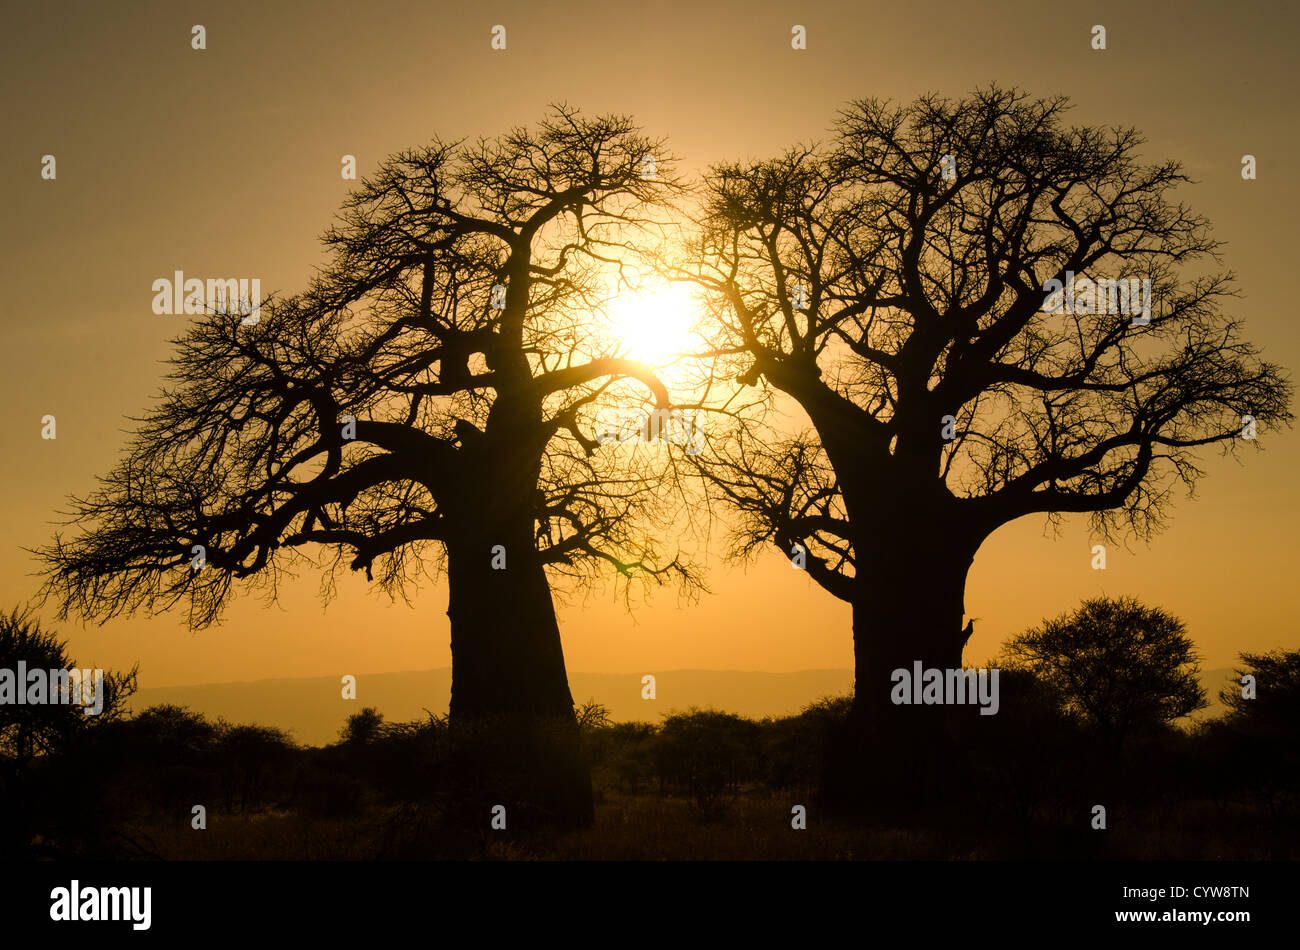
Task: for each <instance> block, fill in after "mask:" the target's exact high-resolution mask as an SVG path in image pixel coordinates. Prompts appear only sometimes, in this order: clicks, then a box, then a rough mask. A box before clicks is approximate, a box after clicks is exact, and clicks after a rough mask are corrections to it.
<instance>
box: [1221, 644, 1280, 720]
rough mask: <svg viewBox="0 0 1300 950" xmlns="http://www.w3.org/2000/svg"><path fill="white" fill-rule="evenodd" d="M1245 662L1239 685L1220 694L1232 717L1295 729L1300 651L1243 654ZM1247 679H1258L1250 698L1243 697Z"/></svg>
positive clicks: (1239, 677) (1241, 670)
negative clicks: (1247, 676)
mask: <svg viewBox="0 0 1300 950" xmlns="http://www.w3.org/2000/svg"><path fill="white" fill-rule="evenodd" d="M1241 662H1242V666H1241V667H1240V668H1238V669H1237V671H1236V674H1237V683H1236V684H1235V685H1233V686H1230V687H1228V688H1226V689H1224V690H1222V691H1220V693H1219V698H1220V699H1221V700H1223V703H1224V705H1226V706H1227V707H1228V708H1229V709H1230V710H1232V713H1231V715H1232V717H1233V718H1235V719H1238V720H1241V721H1248V722H1254V723H1266V724H1269V725H1286V726H1288V727H1289V728H1292V729H1294V728H1295V724H1296V722H1297V713H1300V650H1290V651H1283V650H1271V651H1269V652H1268V653H1243V654H1241ZM1246 675H1250V676H1252V677H1254V691H1253V695H1252V696H1251V697H1250V698H1247V696H1245V695H1243V685H1242V683H1241V680H1242V678H1243V677H1245V676H1246Z"/></svg>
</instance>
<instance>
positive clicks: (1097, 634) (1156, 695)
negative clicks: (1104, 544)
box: [1005, 597, 1208, 751]
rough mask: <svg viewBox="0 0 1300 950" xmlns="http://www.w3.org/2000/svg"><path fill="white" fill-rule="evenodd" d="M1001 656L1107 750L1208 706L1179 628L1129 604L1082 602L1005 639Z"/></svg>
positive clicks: (1160, 614)
mask: <svg viewBox="0 0 1300 950" xmlns="http://www.w3.org/2000/svg"><path fill="white" fill-rule="evenodd" d="M1005 657H1006V660H1007V661H1008V662H1007V663H1006V665H1009V666H1012V667H1015V666H1023V667H1025V668H1027V669H1029V670H1030V671H1032V672H1033V673H1034V674H1035V675H1036V676H1038V677H1039V678H1040V679H1041V680H1042V681H1043V682H1044V683H1045V684H1047V686H1048V687H1050V688H1051V689H1053V690H1054V691H1055V692H1056V693H1057V695H1058V696H1059V697H1060V701H1061V704H1062V706H1063V707H1064V709H1065V710H1066V712H1068V713H1070V714H1072V715H1075V716H1078V717H1079V718H1080V719H1082V720H1083V721H1085V722H1086V723H1087V724H1088V725H1090V726H1091V727H1092V728H1094V729H1095V730H1096V731H1097V733H1098V735H1099V736H1100V737H1101V739H1102V740H1103V742H1105V743H1106V745H1107V746H1108V747H1110V748H1111V749H1112V750H1114V751H1119V750H1120V749H1121V748H1122V747H1123V744H1124V741H1125V739H1127V738H1128V737H1129V736H1130V735H1132V734H1133V733H1134V732H1135V731H1137V730H1140V729H1143V728H1150V727H1152V726H1157V725H1160V724H1162V723H1169V722H1172V721H1173V720H1175V719H1178V718H1180V717H1182V716H1186V715H1189V714H1190V713H1193V712H1195V711H1196V710H1198V709H1204V708H1205V707H1206V706H1207V705H1208V703H1207V702H1206V698H1205V689H1204V688H1203V687H1202V686H1201V684H1200V679H1199V676H1198V674H1199V665H1198V657H1197V654H1196V651H1195V649H1194V647H1193V644H1192V640H1191V638H1190V637H1188V635H1187V631H1186V627H1185V626H1184V625H1183V622H1182V621H1181V620H1179V619H1178V618H1177V617H1175V616H1173V615H1172V614H1170V613H1168V612H1167V611H1164V610H1162V609H1160V608H1159V607H1147V606H1145V605H1143V604H1142V603H1140V602H1139V601H1137V600H1136V599H1134V598H1132V597H1121V598H1119V599H1111V598H1107V597H1097V598H1093V599H1091V600H1085V601H1084V602H1083V604H1082V605H1081V606H1080V607H1079V609H1078V610H1076V611H1074V612H1073V613H1069V614H1065V615H1063V616H1061V617H1058V618H1056V619H1055V620H1048V621H1045V622H1044V623H1043V625H1042V626H1039V627H1033V628H1031V629H1029V630H1027V631H1025V632H1024V633H1022V634H1020V635H1019V636H1017V637H1015V638H1014V639H1012V640H1011V641H1010V642H1008V643H1007V644H1006V647H1005Z"/></svg>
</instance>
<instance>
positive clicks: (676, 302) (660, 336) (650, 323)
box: [609, 283, 696, 366]
mask: <svg viewBox="0 0 1300 950" xmlns="http://www.w3.org/2000/svg"><path fill="white" fill-rule="evenodd" d="M609 316H610V323H611V332H612V333H613V335H614V337H615V339H616V340H618V341H619V343H621V344H622V347H623V348H624V349H625V350H626V351H627V355H628V356H629V357H631V358H632V359H634V360H639V361H641V362H643V363H649V364H650V365H652V366H663V365H664V364H667V363H670V362H672V361H673V360H675V359H676V358H677V357H679V356H681V355H682V354H685V353H688V352H690V350H691V348H692V345H693V343H694V342H695V338H694V330H695V322H696V303H695V299H694V297H693V296H692V293H691V289H690V288H689V287H686V286H684V285H681V284H667V283H665V284H662V285H660V286H657V287H651V288H647V289H645V290H639V291H634V292H631V293H628V294H624V295H621V296H619V297H618V298H617V299H615V300H614V301H613V302H612V303H611V304H610V308H609Z"/></svg>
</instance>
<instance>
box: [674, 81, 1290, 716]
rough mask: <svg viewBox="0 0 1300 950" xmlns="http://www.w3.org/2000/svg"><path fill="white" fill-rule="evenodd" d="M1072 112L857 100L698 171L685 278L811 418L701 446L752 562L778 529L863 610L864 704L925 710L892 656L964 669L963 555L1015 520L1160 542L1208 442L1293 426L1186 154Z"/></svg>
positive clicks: (1280, 380)
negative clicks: (829, 125)
mask: <svg viewBox="0 0 1300 950" xmlns="http://www.w3.org/2000/svg"><path fill="white" fill-rule="evenodd" d="M1066 109H1067V103H1066V101H1065V100H1064V99H1062V98H1051V99H1032V98H1030V97H1029V96H1027V95H1026V94H1025V93H1023V92H1021V91H1018V90H1003V89H998V88H991V89H987V90H982V91H977V92H976V93H974V94H973V95H971V96H969V97H966V98H964V99H961V100H959V101H952V100H948V99H945V98H941V97H939V96H935V95H927V96H924V97H921V98H919V99H917V100H916V101H915V102H913V103H911V104H907V105H901V106H899V105H893V104H890V103H888V102H882V101H879V100H875V99H869V100H862V101H857V102H854V103H852V104H851V105H850V106H849V107H848V108H846V109H845V110H843V112H842V113H841V114H840V117H839V120H838V123H837V127H836V130H835V135H834V137H833V139H832V140H831V141H829V142H828V143H826V144H823V145H813V146H809V147H803V148H796V149H792V150H790V151H788V152H786V153H785V154H784V155H782V156H781V157H779V158H775V159H771V160H763V161H756V162H750V163H744V164H734V163H731V164H722V165H718V166H715V167H714V168H713V169H711V171H710V173H709V174H708V176H707V182H706V188H705V198H704V206H703V210H702V213H701V217H700V222H699V223H700V228H699V231H698V235H697V236H698V246H697V248H696V252H697V253H696V258H697V260H696V263H695V264H694V265H692V266H690V267H680V266H679V267H678V268H677V271H676V274H677V276H678V277H679V278H683V279H691V280H694V281H696V282H698V283H700V284H701V285H702V286H703V287H704V288H706V290H707V295H708V300H709V307H710V310H711V313H712V315H713V317H714V318H715V319H716V321H717V330H716V336H715V340H714V344H715V345H714V347H713V351H714V355H717V356H726V357H727V358H728V359H732V360H739V361H740V362H741V364H742V365H741V366H740V367H739V371H738V376H739V378H740V380H741V381H742V382H743V383H745V384H748V385H758V386H763V387H768V388H770V391H771V392H772V393H774V394H776V396H777V397H778V399H781V400H785V401H786V402H790V401H793V403H797V405H798V407H800V408H801V410H802V412H803V413H804V414H806V417H807V419H808V421H809V422H810V423H811V428H810V429H808V430H807V431H805V432H802V433H799V434H795V435H789V434H783V433H781V432H780V431H779V430H778V429H775V428H774V429H773V430H771V431H756V430H754V429H753V428H750V429H741V430H739V432H738V433H737V434H736V436H735V438H734V439H732V440H731V442H730V444H729V446H728V445H724V444H722V443H721V442H715V445H714V448H715V450H716V452H715V453H709V454H705V455H702V456H700V457H699V458H698V460H697V462H698V464H699V465H700V466H701V468H702V469H703V470H704V471H705V472H707V473H708V474H709V475H710V477H711V478H712V480H713V483H714V485H715V487H716V488H717V489H718V490H719V491H720V493H721V494H722V495H723V496H724V497H725V498H726V499H728V500H729V502H731V503H732V505H733V506H734V508H735V509H736V511H737V512H738V515H739V524H740V526H739V533H738V547H739V550H740V552H741V553H744V552H748V551H752V550H755V549H757V548H759V547H762V546H766V545H769V544H774V545H776V546H777V547H778V548H779V549H780V550H781V551H782V552H783V553H784V554H785V555H786V556H787V557H794V558H796V559H797V561H796V563H799V561H802V562H803V566H805V567H806V569H807V571H808V573H809V575H810V576H811V577H812V578H813V579H814V580H815V581H816V582H817V583H818V584H819V585H821V586H822V587H823V588H824V589H825V590H826V591H827V592H829V593H830V594H831V595H833V596H835V597H837V598H839V599H841V600H843V601H845V602H847V603H849V604H851V605H852V609H853V638H854V646H855V651H856V684H857V685H856V693H855V704H854V711H855V714H856V718H857V720H858V721H859V722H863V721H876V722H880V721H886V722H893V723H894V724H895V725H898V722H899V721H898V720H897V718H896V717H895V718H893V719H891V717H890V714H891V713H892V712H894V711H898V712H900V713H905V714H907V713H914V712H916V711H917V710H915V709H913V708H910V707H907V706H895V705H893V703H892V702H891V686H892V683H891V673H892V671H893V670H895V669H898V668H904V669H908V670H909V671H910V670H911V669H912V667H913V663H914V661H917V660H919V661H921V662H922V663H923V664H924V666H925V667H928V668H940V669H952V668H957V667H960V666H961V665H962V648H963V645H964V642H965V639H966V636H965V633H964V630H969V629H970V627H969V626H967V627H965V628H964V627H963V617H964V609H965V608H964V590H965V583H966V577H967V572H968V570H969V568H970V566H971V564H972V561H973V559H974V557H975V555H976V552H977V551H978V550H979V549H980V546H981V545H982V543H983V542H984V541H985V539H987V538H988V537H989V535H990V534H992V533H993V532H994V531H995V530H997V529H998V528H999V527H1000V526H1002V525H1005V524H1007V523H1008V522H1011V521H1014V520H1015V519H1017V518H1021V517H1025V516H1027V515H1036V514H1037V515H1045V516H1047V517H1048V518H1049V519H1054V520H1059V519H1060V518H1062V517H1063V516H1064V515H1066V514H1067V513H1087V515H1088V516H1089V518H1090V524H1091V527H1092V529H1093V530H1094V531H1095V532H1097V533H1099V534H1100V535H1101V536H1102V537H1104V538H1112V537H1114V536H1116V535H1123V534H1125V533H1127V532H1128V531H1130V530H1131V531H1132V532H1134V533H1135V534H1137V535H1139V536H1148V535H1149V534H1150V533H1151V532H1152V531H1155V530H1157V529H1158V528H1159V527H1160V526H1161V524H1162V521H1163V519H1164V518H1165V517H1166V516H1167V514H1168V511H1169V502H1170V499H1171V497H1172V494H1173V490H1174V488H1175V487H1176V485H1177V484H1178V483H1179V482H1182V483H1185V484H1186V485H1187V486H1188V487H1190V486H1191V484H1192V483H1193V481H1194V479H1195V477H1196V476H1197V475H1198V474H1199V470H1198V468H1197V467H1196V459H1197V453H1198V450H1200V449H1204V448H1207V447H1218V448H1221V449H1222V450H1224V451H1227V452H1233V451H1235V450H1237V449H1239V448H1240V447H1241V446H1242V445H1243V443H1244V442H1247V441H1249V440H1251V439H1254V438H1255V437H1256V435H1257V434H1260V433H1263V432H1265V431H1267V430H1269V429H1270V428H1273V427H1275V426H1279V425H1283V424H1289V423H1290V420H1291V414H1290V412H1289V409H1288V402H1289V396H1290V386H1289V383H1288V382H1287V380H1286V379H1285V377H1284V374H1283V373H1282V371H1280V370H1279V368H1278V367H1276V366H1274V365H1272V364H1271V363H1268V362H1266V361H1264V360H1262V359H1261V358H1260V355H1259V353H1258V351H1257V349H1256V348H1254V347H1253V346H1252V345H1251V344H1249V343H1248V342H1246V341H1244V340H1243V339H1242V334H1241V325H1240V322H1239V320H1238V319H1236V318H1235V317H1233V316H1232V315H1230V314H1229V313H1227V312H1225V305H1226V304H1227V303H1229V302H1230V301H1231V298H1232V296H1233V293H1234V285H1233V278H1232V275H1231V274H1230V273H1212V272H1210V270H1207V269H1205V265H1207V264H1209V265H1214V264H1215V263H1216V262H1217V260H1218V254H1217V250H1218V243H1217V242H1216V241H1215V240H1213V238H1212V237H1211V232H1210V228H1209V225H1208V224H1207V222H1206V221H1205V219H1203V218H1202V217H1200V216H1198V215H1196V214H1193V213H1192V212H1191V211H1189V210H1188V209H1187V208H1186V207H1185V206H1184V205H1182V204H1181V203H1178V202H1177V201H1175V197H1174V193H1175V190H1176V189H1177V188H1178V187H1180V186H1182V185H1183V184H1184V183H1186V182H1188V179H1187V177H1186V176H1185V175H1184V174H1183V173H1182V171H1181V170H1180V166H1179V165H1178V164H1177V163H1175V162H1163V163H1157V164H1146V163H1144V162H1143V161H1141V160H1140V159H1139V155H1138V151H1139V148H1140V146H1141V145H1142V139H1141V137H1140V136H1139V134H1138V133H1137V132H1136V131H1134V130H1132V129H1123V128H1114V129H1105V128H1077V127H1070V126H1067V125H1066V123H1065V122H1064V113H1065V111H1066ZM1081 557H1084V558H1086V557H1088V552H1081ZM1085 567H1086V561H1085ZM916 719H917V717H916V716H908V718H907V722H908V723H910V722H913V721H915V720H916ZM904 728H906V726H904Z"/></svg>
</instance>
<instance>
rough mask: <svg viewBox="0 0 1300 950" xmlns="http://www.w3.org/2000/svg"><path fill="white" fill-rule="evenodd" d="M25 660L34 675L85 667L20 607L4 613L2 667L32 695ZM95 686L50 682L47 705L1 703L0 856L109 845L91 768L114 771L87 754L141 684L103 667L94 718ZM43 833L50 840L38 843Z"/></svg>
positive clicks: (51, 853)
mask: <svg viewBox="0 0 1300 950" xmlns="http://www.w3.org/2000/svg"><path fill="white" fill-rule="evenodd" d="M20 662H22V663H24V664H25V669H26V670H27V672H28V673H30V672H31V671H34V670H39V671H42V672H43V673H48V672H49V671H51V670H54V671H70V670H72V669H75V668H78V666H77V663H76V661H75V660H74V659H73V658H72V657H70V656H69V655H68V652H67V644H66V643H65V642H64V641H62V640H59V639H58V637H57V636H56V635H55V634H53V633H51V632H50V631H47V630H43V629H41V626H40V623H39V622H38V621H37V620H36V619H35V618H34V617H33V616H32V615H31V613H30V612H28V611H26V610H22V609H14V610H12V611H10V612H9V613H8V614H0V670H5V671H7V672H8V673H9V674H10V675H11V676H13V678H14V682H13V683H12V686H13V688H14V689H15V690H22V691H23V692H24V694H26V693H27V688H28V685H29V682H30V680H28V681H27V682H22V681H19V680H18V674H19V665H18V664H19V663H20ZM93 684H94V681H93V680H92V683H91V686H90V690H91V693H89V694H88V693H86V692H82V693H80V694H78V693H77V688H76V684H71V683H70V685H69V687H68V688H67V690H66V692H65V690H64V687H63V685H62V684H61V683H59V684H52V683H49V682H48V681H47V691H46V693H45V701H44V702H36V703H32V702H24V703H18V702H17V701H16V700H17V696H16V695H13V696H6V697H5V698H4V701H3V702H0V855H23V856H30V855H31V854H33V853H42V854H44V855H45V856H57V855H58V854H61V853H71V852H73V851H77V850H85V849H90V850H94V849H97V848H100V847H103V846H104V841H105V839H106V837H107V835H108V830H107V827H106V824H105V822H104V821H102V820H101V819H102V810H101V805H102V802H101V801H100V799H101V798H102V791H101V788H100V786H99V784H98V780H96V781H91V782H88V781H86V773H85V771H84V769H87V768H89V769H90V772H91V774H92V775H100V777H101V778H102V777H103V776H102V773H103V772H105V771H107V769H99V770H97V769H95V768H94V766H95V765H97V764H98V763H97V762H96V761H95V760H94V759H93V758H92V757H84V758H83V757H82V756H81V751H82V750H83V749H84V748H85V743H86V742H87V741H88V740H89V739H90V738H91V736H92V735H94V736H98V735H100V734H101V733H102V732H104V731H106V729H108V728H111V726H112V725H113V724H115V723H117V722H119V721H120V720H121V718H122V716H123V714H124V713H125V709H126V700H127V699H128V698H129V697H130V696H131V694H132V693H134V692H135V689H136V670H135V669H134V668H133V669H131V670H130V671H129V672H126V673H119V672H113V671H109V670H105V671H103V681H102V684H101V685H100V687H99V689H100V690H101V692H100V696H99V701H101V702H102V708H100V710H99V712H98V713H96V714H92V715H87V714H86V712H85V711H84V709H85V706H84V705H83V701H85V700H90V701H91V705H92V708H93V705H94V702H95V700H94V697H93V695H92V694H93V691H94V688H95V687H94V685H93ZM55 693H57V695H55ZM46 765H48V766H50V767H49V768H47V769H44V770H43V771H42V768H41V767H42V766H46ZM78 769H82V770H83V771H81V772H80V773H78ZM60 812H62V814H61V813H60ZM37 836H40V837H41V838H44V839H45V843H44V844H42V845H40V846H39V847H37V846H36V845H35V841H36V838H37Z"/></svg>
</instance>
